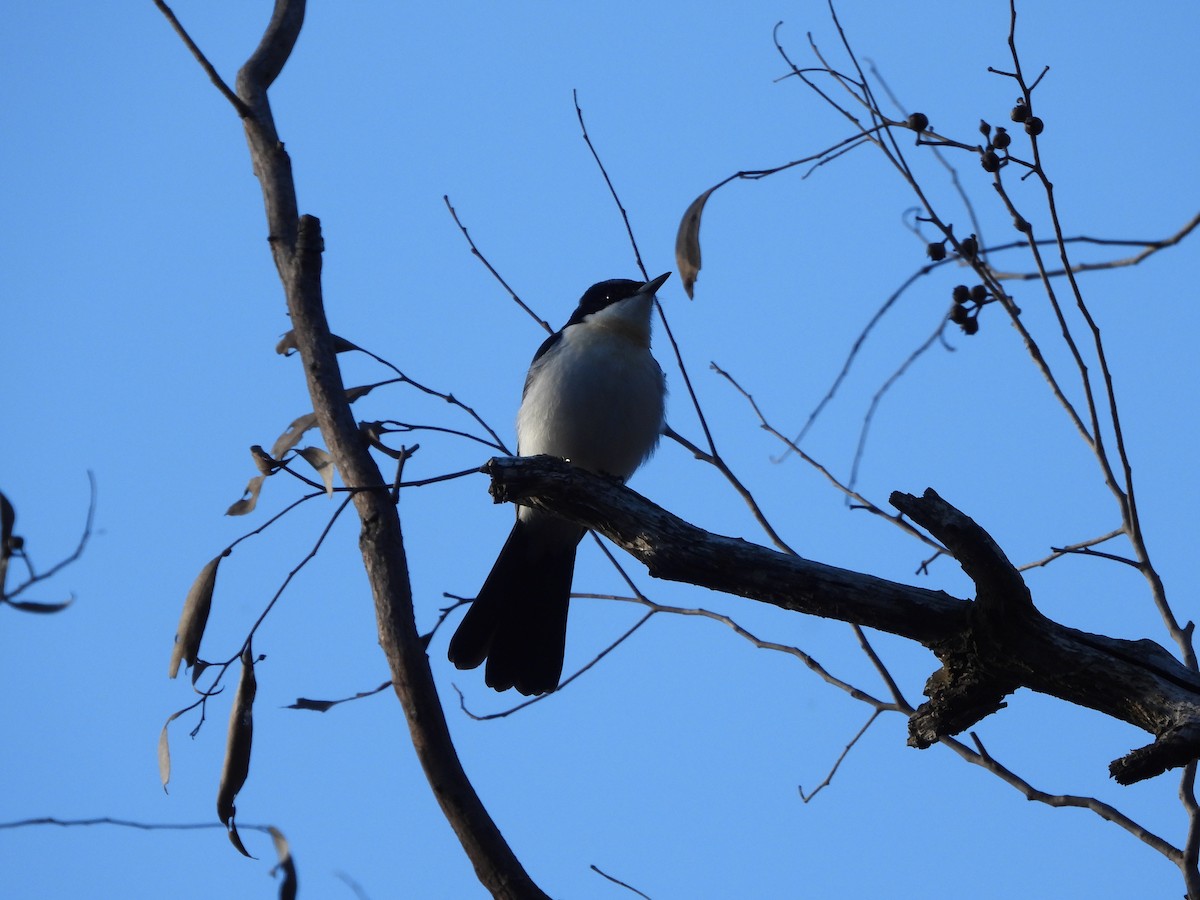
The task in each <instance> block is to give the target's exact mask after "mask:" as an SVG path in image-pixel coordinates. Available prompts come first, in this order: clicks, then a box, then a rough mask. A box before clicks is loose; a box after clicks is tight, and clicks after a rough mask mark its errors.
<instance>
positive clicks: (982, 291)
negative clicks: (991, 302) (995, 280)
mask: <svg viewBox="0 0 1200 900" xmlns="http://www.w3.org/2000/svg"><path fill="white" fill-rule="evenodd" d="M987 295H988V290H987V288H985V287H984V286H983V285H982V284H977V285H975V287H973V288H971V299H972V300H974V301H975V302H976V303H983V301H985V300H987Z"/></svg>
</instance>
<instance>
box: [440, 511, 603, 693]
mask: <svg viewBox="0 0 1200 900" xmlns="http://www.w3.org/2000/svg"><path fill="white" fill-rule="evenodd" d="M583 534H584V531H583V529H582V528H579V527H577V526H575V525H572V524H571V523H569V522H566V521H564V520H563V519H559V518H556V517H550V516H538V517H536V518H532V517H531V518H530V519H529V521H523V520H522V519H517V523H516V524H515V525H514V526H513V530H512V531H511V532H510V533H509V535H508V540H507V541H505V542H504V548H503V549H502V550H501V551H500V555H499V556H498V557H497V558H496V564H495V565H494V566H492V571H491V574H489V575H488V577H487V580H486V581H485V582H484V583H483V587H481V588H480V589H479V595H478V596H477V597H476V598H475V602H474V603H472V604H471V608H470V609H468V610H467V614H466V615H465V616H464V617H463V620H462V622H461V623H460V624H459V626H458V630H457V631H455V632H454V637H452V638H451V639H450V650H449V653H448V655H449V657H450V661H451V662H452V663H454V665H456V666H457V667H458V668H460V669H473V668H475V667H476V666H478V665H479V664H480V663H482V662H483V661H484V659H487V669H486V670H485V673H484V681H486V682H487V684H488V686H489V687H493V688H495V689H496V690H498V691H503V690H507V689H508V688H510V687H515V688H516V689H517V690H518V691H520V692H521V693H522V694H545V693H549V692H550V691H552V690H554V689H555V688H556V687H558V679H559V677H560V676H561V675H562V667H563V654H564V652H565V650H566V643H567V606H568V604H569V601H570V597H571V576H572V575H573V574H574V571H575V548H576V546H577V545H578V544H579V540H580V538H582V537H583Z"/></svg>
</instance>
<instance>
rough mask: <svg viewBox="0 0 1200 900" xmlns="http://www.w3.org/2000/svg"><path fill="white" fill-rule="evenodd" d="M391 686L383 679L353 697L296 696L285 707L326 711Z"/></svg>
mask: <svg viewBox="0 0 1200 900" xmlns="http://www.w3.org/2000/svg"><path fill="white" fill-rule="evenodd" d="M391 686H392V682H391V681H385V682H384V683H383V684H381V685H380V686H379V687H377V688H371V690H369V691H359V692H358V693H357V694H355V695H354V696H353V697H343V698H341V699H340V700H312V699H310V698H308V697H297V698H296V702H295V703H289V704H288V705H287V707H285V708H286V709H308V710H312V711H313V712H328V711H329V710H331V709H332V708H333V707H335V706H337V705H338V704H339V703H349V702H350V701H352V700H361V699H363V698H364V697H374V696H375V695H376V694H378V693H379V692H380V691H385V690H387V689H388V688H390V687H391Z"/></svg>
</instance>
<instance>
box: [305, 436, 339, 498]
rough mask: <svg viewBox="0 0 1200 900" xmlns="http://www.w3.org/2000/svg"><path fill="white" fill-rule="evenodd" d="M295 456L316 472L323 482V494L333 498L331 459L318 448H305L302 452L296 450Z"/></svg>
mask: <svg viewBox="0 0 1200 900" xmlns="http://www.w3.org/2000/svg"><path fill="white" fill-rule="evenodd" d="M296 452H297V454H299V455H300V456H302V457H303V458H304V461H305V462H306V463H308V464H309V465H310V466H312V467H313V469H314V470H316V473H317V474H318V475H320V476H321V480H322V481H323V482H325V493H327V494H328V495H329V496H330V497H332V496H333V472H334V468H333V457H332V456H330V455H329V454H328V453H326V452H325V451H324V450H322V449H321V448H320V447H305V448H304V449H302V450H297V451H296Z"/></svg>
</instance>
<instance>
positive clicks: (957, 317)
mask: <svg viewBox="0 0 1200 900" xmlns="http://www.w3.org/2000/svg"><path fill="white" fill-rule="evenodd" d="M969 318H971V314H970V313H969V312H967V308H966V307H965V306H956V307H954V308H953V309H952V310H950V321H951V322H953V323H954V324H955V325H962V324H963V323H964V322H966V321H967V320H968V319H969Z"/></svg>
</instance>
